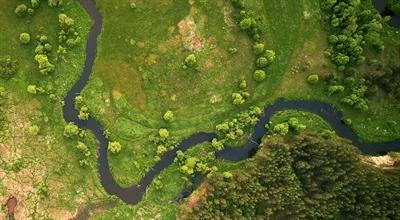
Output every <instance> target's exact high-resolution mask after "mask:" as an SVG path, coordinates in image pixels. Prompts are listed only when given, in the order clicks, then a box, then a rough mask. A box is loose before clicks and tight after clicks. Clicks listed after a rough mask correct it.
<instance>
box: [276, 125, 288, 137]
mask: <svg viewBox="0 0 400 220" xmlns="http://www.w3.org/2000/svg"><path fill="white" fill-rule="evenodd" d="M272 132H273V133H274V134H279V135H282V136H284V135H286V134H287V133H289V124H288V123H280V124H277V125H275V126H274V128H273V129H272Z"/></svg>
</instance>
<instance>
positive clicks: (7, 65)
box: [0, 56, 18, 79]
mask: <svg viewBox="0 0 400 220" xmlns="http://www.w3.org/2000/svg"><path fill="white" fill-rule="evenodd" d="M17 70H18V65H17V61H15V60H12V59H11V58H10V57H8V56H6V57H0V78H2V79H10V78H11V77H12V76H14V75H15V73H17Z"/></svg>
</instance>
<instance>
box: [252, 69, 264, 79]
mask: <svg viewBox="0 0 400 220" xmlns="http://www.w3.org/2000/svg"><path fill="white" fill-rule="evenodd" d="M265 77H266V74H265V71H264V70H256V71H254V74H253V78H254V80H255V81H257V82H261V81H263V80H264V79H265Z"/></svg>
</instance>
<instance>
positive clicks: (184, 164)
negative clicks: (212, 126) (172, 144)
mask: <svg viewBox="0 0 400 220" xmlns="http://www.w3.org/2000/svg"><path fill="white" fill-rule="evenodd" d="M213 160H215V156H214V153H213V152H210V153H209V154H208V155H207V157H202V159H199V158H198V157H193V156H189V155H186V154H184V153H183V152H182V151H180V150H179V151H177V152H176V157H175V159H174V161H175V162H177V163H178V165H179V171H180V172H181V173H182V174H184V175H187V176H193V175H194V174H195V173H202V174H207V173H209V172H211V171H217V170H218V169H217V167H215V166H213V167H209V165H208V164H209V161H213Z"/></svg>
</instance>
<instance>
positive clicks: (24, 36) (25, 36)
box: [19, 33, 31, 44]
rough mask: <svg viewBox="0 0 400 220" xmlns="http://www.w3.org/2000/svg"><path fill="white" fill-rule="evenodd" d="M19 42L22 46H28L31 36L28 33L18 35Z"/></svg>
mask: <svg viewBox="0 0 400 220" xmlns="http://www.w3.org/2000/svg"><path fill="white" fill-rule="evenodd" d="M19 41H20V42H21V43H23V44H29V42H31V36H30V35H29V34H28V33H21V34H20V35H19Z"/></svg>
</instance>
